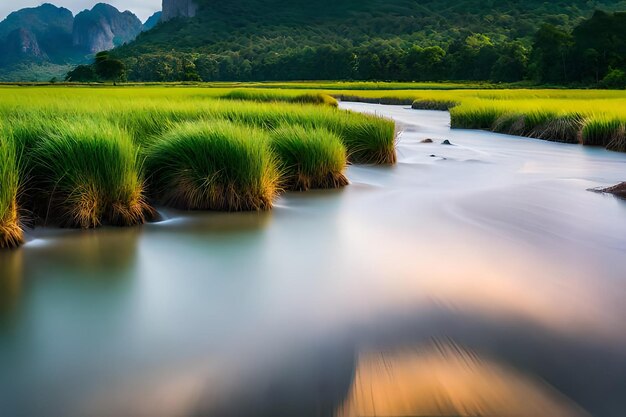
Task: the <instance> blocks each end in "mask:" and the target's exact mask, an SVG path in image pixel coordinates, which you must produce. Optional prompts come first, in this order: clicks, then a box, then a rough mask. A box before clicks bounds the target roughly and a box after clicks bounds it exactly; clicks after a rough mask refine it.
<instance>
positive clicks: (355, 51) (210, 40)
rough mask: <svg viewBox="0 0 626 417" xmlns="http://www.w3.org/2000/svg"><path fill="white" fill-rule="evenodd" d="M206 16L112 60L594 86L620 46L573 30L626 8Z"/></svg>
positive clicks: (333, 8)
mask: <svg viewBox="0 0 626 417" xmlns="http://www.w3.org/2000/svg"><path fill="white" fill-rule="evenodd" d="M198 6H199V10H198V13H197V15H196V16H195V17H193V18H190V19H182V18H181V19H173V20H171V21H169V22H165V23H162V24H160V25H157V26H156V27H155V28H154V29H152V30H151V31H149V32H146V33H143V34H142V35H140V36H139V37H138V38H137V40H136V41H135V42H132V43H130V44H129V45H127V46H124V47H121V48H118V49H117V50H115V51H114V55H116V56H117V57H120V58H122V59H123V60H124V62H125V63H126V65H127V67H128V74H127V76H128V78H129V79H131V80H155V81H173V80H204V81H212V80H292V79H364V80H371V79H378V80H440V79H450V80H494V81H518V80H521V79H525V78H526V79H534V80H537V81H540V82H551V83H591V82H598V81H600V80H601V79H602V78H604V76H606V74H607V73H608V72H609V67H611V68H615V67H619V66H623V64H624V62H623V54H622V56H621V57H619V56H618V55H619V54H618V53H617V52H615V51H613V49H615V48H616V47H617V48H619V45H614V44H613V43H615V42H613V41H610V42H609V44H606V42H604V43H602V45H596V44H593V42H594V41H593V36H594V35H593V34H591V33H588V32H589V30H591V31H593V30H595V29H594V27H596V26H597V23H592V24H589V25H588V26H587V28H588V29H584V26H581V28H580V29H578V32H574V33H572V30H573V29H574V28H575V27H577V26H578V25H579V24H580V23H581V22H582V21H583V20H584V19H588V18H590V17H591V16H592V14H593V13H594V10H597V9H601V10H605V11H608V12H611V11H616V10H626V1H611V0H605V1H581V0H575V1H556V2H545V1H533V0H531V1H491V0H486V1H479V0H465V1H444V0H427V1H410V0H360V1H355V0H320V1H305V0H291V1H287V0H232V1H223V2H221V1H213V0H198ZM602 19H604V21H603V22H604V23H600V25H604V24H606V23H607V19H608V20H610V22H611V23H610V25H608V26H607V27H605V28H604V29H606V28H610V30H614V31H616V32H617V33H612V34H611V35H610V36H609V38H611V39H613V38H616V37H617V38H619V39H617V41H616V42H618V43H619V42H621V40H620V39H622V38H623V37H624V33H625V32H626V31H624V30H623V27H624V25H623V23H620V22H621V21H623V15H621V14H618V15H616V16H613V15H612V14H611V15H598V21H599V20H602ZM620 19H621V20H620ZM594 25H595V26H594ZM620 25H621V28H622V29H620ZM604 29H603V30H604ZM585 30H587V32H585ZM577 33H578V34H579V35H580V34H583V33H585V34H584V35H580V36H583V37H585V39H586V40H585V42H583V43H585V45H584V46H583V45H582V44H581V45H580V46H581V47H584V49H585V50H584V51H578V50H574V49H576V48H578V46H576V45H574V41H575V40H576V41H578V40H580V39H579V38H580V36H579V35H577ZM589 42H591V44H588V43H589ZM611 42H613V43H611ZM561 43H562V45H561ZM533 46H535V47H536V48H535V49H536V52H533ZM550 48H552V49H554V50H550ZM555 48H556V49H555ZM597 48H600V49H597ZM603 48H604V49H603ZM606 48H609V49H610V51H607V50H605V49H606ZM587 49H590V50H595V51H596V53H597V59H596V60H595V61H594V62H595V63H594V64H593V65H591V67H593V68H591V67H590V68H566V69H565V70H564V71H563V70H562V71H560V72H559V74H556V73H554V74H544V73H543V72H544V71H545V70H547V67H546V66H549V65H552V63H551V62H550V58H551V57H550V56H548V55H549V54H552V53H557V54H560V55H559V56H558V57H557V58H558V59H559V60H560V61H559V62H560V65H558V67H559V68H561V69H563V62H566V64H565V65H566V66H567V65H570V64H571V63H572V62H573V61H570V60H572V59H573V58H574V57H576V58H579V57H580V54H585V53H587V54H591V55H593V54H594V52H591V51H586V50H587ZM546 54H547V55H546ZM591 55H590V56H591ZM594 56H595V55H594ZM620 59H621V61H620ZM618 61H620V62H618ZM576 67H578V64H576ZM550 71H552V72H555V71H556V70H555V69H554V68H551V69H550ZM550 71H548V72H550ZM592 73H593V74H592Z"/></svg>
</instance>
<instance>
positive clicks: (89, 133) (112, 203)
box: [31, 120, 153, 228]
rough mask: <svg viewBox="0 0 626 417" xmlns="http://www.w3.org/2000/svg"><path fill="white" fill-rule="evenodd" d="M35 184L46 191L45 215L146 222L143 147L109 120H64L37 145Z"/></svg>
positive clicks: (84, 224) (87, 222) (78, 223)
mask: <svg viewBox="0 0 626 417" xmlns="http://www.w3.org/2000/svg"><path fill="white" fill-rule="evenodd" d="M31 158H32V162H31V163H32V179H33V187H35V188H36V189H38V190H40V191H41V193H42V195H43V196H45V201H46V206H45V207H42V206H40V207H38V209H39V214H40V215H41V216H42V217H43V218H44V219H46V220H51V221H53V222H55V223H59V224H61V225H63V226H68V227H81V228H93V227H97V226H100V225H102V224H111V225H118V226H130V225H135V224H141V223H143V222H145V220H146V219H147V218H148V217H149V216H150V215H151V214H152V213H153V212H152V209H151V207H150V206H149V205H148V203H147V201H146V196H145V192H144V181H143V177H142V173H141V161H140V159H139V155H138V148H137V147H136V146H135V145H134V144H133V143H132V141H131V139H130V137H129V136H128V135H127V134H126V132H124V131H123V130H121V129H119V128H117V127H115V126H113V125H111V124H109V123H106V122H98V121H89V120H85V121H82V122H74V123H72V122H60V123H58V124H57V125H56V126H55V128H54V129H52V130H51V131H49V132H47V134H46V135H45V136H44V137H43V138H41V139H40V140H39V141H38V142H37V143H36V144H35V145H34V146H33V148H32V157H31Z"/></svg>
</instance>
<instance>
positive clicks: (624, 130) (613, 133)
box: [582, 116, 626, 152]
mask: <svg viewBox="0 0 626 417" xmlns="http://www.w3.org/2000/svg"><path fill="white" fill-rule="evenodd" d="M582 140H583V143H584V144H585V145H592V146H605V147H606V148H607V149H610V150H614V151H619V152H626V121H623V120H619V119H617V118H614V117H606V116H595V117H593V118H590V119H589V120H587V121H586V123H585V125H584V127H583V130H582Z"/></svg>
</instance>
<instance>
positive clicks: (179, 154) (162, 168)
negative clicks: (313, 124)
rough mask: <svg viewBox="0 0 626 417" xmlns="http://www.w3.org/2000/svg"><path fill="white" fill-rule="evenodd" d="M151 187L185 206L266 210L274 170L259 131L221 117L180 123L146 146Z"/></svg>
mask: <svg viewBox="0 0 626 417" xmlns="http://www.w3.org/2000/svg"><path fill="white" fill-rule="evenodd" d="M146 155H147V157H146V171H147V173H148V177H149V181H150V189H151V191H152V192H153V194H154V195H155V196H156V197H157V198H158V200H159V201H160V202H161V203H163V204H165V205H168V206H172V207H176V208H181V209H187V210H220V211H251V210H269V209H271V208H272V204H273V201H274V199H275V197H276V195H277V194H278V192H279V180H280V178H279V170H278V166H277V161H276V157H275V156H274V154H273V153H272V151H271V150H270V148H269V138H268V136H267V133H265V132H263V131H262V130H259V129H255V128H251V127H246V126H239V125H236V124H233V123H229V122H225V121H211V122H206V121H198V122H188V123H183V124H181V125H179V126H177V127H175V128H174V129H172V130H170V131H168V132H166V133H165V134H163V135H162V136H161V137H160V138H159V139H158V140H156V141H155V142H154V143H153V144H152V145H151V146H150V147H148V149H147V150H146Z"/></svg>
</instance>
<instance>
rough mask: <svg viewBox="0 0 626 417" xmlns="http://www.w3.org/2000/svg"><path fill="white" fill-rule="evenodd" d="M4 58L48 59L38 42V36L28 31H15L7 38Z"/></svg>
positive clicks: (21, 29)
mask: <svg viewBox="0 0 626 417" xmlns="http://www.w3.org/2000/svg"><path fill="white" fill-rule="evenodd" d="M3 49H4V50H3V53H4V54H5V56H4V57H3V58H5V59H7V58H9V59H24V58H26V59H30V60H32V61H41V60H45V59H47V58H48V56H47V55H46V53H45V52H43V51H42V50H41V48H40V46H39V42H38V41H37V36H35V34H34V33H33V32H31V31H30V30H28V29H23V28H20V29H15V30H14V31H13V32H11V33H9V35H8V36H7V37H6V40H5V44H4V48H3Z"/></svg>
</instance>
